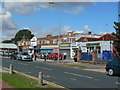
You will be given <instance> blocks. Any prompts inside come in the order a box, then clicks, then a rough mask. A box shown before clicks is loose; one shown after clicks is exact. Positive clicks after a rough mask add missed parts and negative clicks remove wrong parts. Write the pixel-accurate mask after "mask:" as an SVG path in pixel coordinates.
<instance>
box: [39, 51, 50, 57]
mask: <svg viewBox="0 0 120 90" xmlns="http://www.w3.org/2000/svg"><path fill="white" fill-rule="evenodd" d="M48 54H49V53H47V52H40V53H38V58H40V59H44V58H45V55H48Z"/></svg>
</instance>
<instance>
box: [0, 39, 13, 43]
mask: <svg viewBox="0 0 120 90" xmlns="http://www.w3.org/2000/svg"><path fill="white" fill-rule="evenodd" d="M2 43H12V40H4V41H2Z"/></svg>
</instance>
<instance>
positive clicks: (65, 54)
mask: <svg viewBox="0 0 120 90" xmlns="http://www.w3.org/2000/svg"><path fill="white" fill-rule="evenodd" d="M63 55H64V60H65V59H66V56H67V53H66V52H64V53H63Z"/></svg>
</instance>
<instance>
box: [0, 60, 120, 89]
mask: <svg viewBox="0 0 120 90" xmlns="http://www.w3.org/2000/svg"><path fill="white" fill-rule="evenodd" d="M0 61H2V66H4V67H7V68H9V65H10V64H13V68H14V70H17V71H19V72H23V73H26V74H29V75H31V76H36V77H38V73H39V72H43V74H44V79H45V80H48V81H51V82H53V83H56V84H58V85H61V86H64V87H66V88H118V85H120V82H119V81H120V80H118V78H119V77H117V76H108V75H106V73H101V72H94V71H87V70H82V69H77V68H69V67H64V66H57V65H52V64H49V63H46V62H32V61H19V60H12V59H9V58H3V59H1V58H0Z"/></svg>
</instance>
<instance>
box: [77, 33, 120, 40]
mask: <svg viewBox="0 0 120 90" xmlns="http://www.w3.org/2000/svg"><path fill="white" fill-rule="evenodd" d="M110 40H118V39H116V37H115V36H114V35H112V34H105V35H103V36H101V37H100V38H94V37H81V38H80V39H78V40H77V41H76V42H88V41H110Z"/></svg>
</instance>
